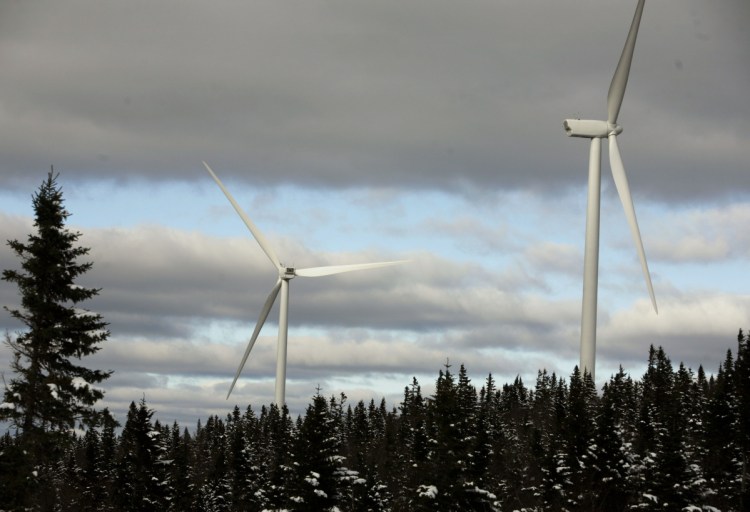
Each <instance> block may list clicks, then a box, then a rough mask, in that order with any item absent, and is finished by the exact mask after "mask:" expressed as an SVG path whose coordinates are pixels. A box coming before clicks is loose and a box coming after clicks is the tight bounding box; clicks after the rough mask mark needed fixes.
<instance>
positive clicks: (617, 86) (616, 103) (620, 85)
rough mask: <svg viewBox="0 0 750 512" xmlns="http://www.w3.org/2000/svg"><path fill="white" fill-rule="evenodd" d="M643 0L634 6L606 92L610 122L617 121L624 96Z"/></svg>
mask: <svg viewBox="0 0 750 512" xmlns="http://www.w3.org/2000/svg"><path fill="white" fill-rule="evenodd" d="M643 3H644V0H639V1H638V5H637V6H636V8H635V15H634V16H633V22H632V23H631V25H630V31H629V32H628V38H627V39H626V40H625V47H624V48H623V49H622V55H620V62H618V63H617V69H616V70H615V74H614V76H613V77H612V83H610V84H609V93H608V94H607V121H609V122H610V123H611V124H615V123H616V122H617V116H618V115H619V114H620V106H621V105H622V99H623V98H624V97H625V87H626V86H627V85H628V75H630V63H631V62H632V61H633V50H634V49H635V39H636V37H637V36H638V26H639V25H640V23H641V15H642V14H643Z"/></svg>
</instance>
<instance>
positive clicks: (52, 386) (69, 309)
mask: <svg viewBox="0 0 750 512" xmlns="http://www.w3.org/2000/svg"><path fill="white" fill-rule="evenodd" d="M32 204H33V209H34V214H35V221H34V227H35V228H36V233H35V234H31V235H29V237H28V241H27V243H22V242H19V241H18V240H10V241H8V245H9V246H10V248H11V249H12V250H13V252H14V253H15V254H16V255H17V256H18V257H19V259H20V260H21V265H20V269H17V270H13V269H10V270H4V271H3V273H2V279H3V280H4V281H8V282H9V283H13V284H15V285H16V286H17V287H18V290H19V293H20V296H21V307H20V308H18V309H16V308H9V307H7V306H6V307H5V309H6V310H7V311H8V312H9V313H10V314H11V316H13V317H14V318H16V319H17V320H19V321H20V322H21V323H22V324H23V325H24V326H25V328H26V330H25V331H23V332H20V333H18V334H16V335H15V336H11V335H9V334H6V344H7V345H8V346H9V347H10V349H11V351H12V354H13V360H12V362H11V369H12V370H13V372H14V377H12V378H11V379H10V380H9V382H6V387H5V393H4V398H3V403H2V406H1V407H0V420H6V421H10V423H11V424H12V425H13V426H14V427H15V428H16V430H17V432H19V433H20V435H21V438H20V440H21V443H22V445H23V449H24V450H25V451H26V453H27V454H28V455H29V462H28V467H26V468H25V469H21V468H18V469H19V470H21V471H26V472H28V473H30V472H31V471H32V470H34V471H37V474H39V472H40V471H41V472H44V467H45V462H46V461H48V460H50V459H51V458H54V457H56V456H57V457H59V456H60V453H59V452H58V451H57V450H59V449H61V448H62V447H64V446H65V442H66V439H67V437H68V436H67V432H68V431H69V430H70V429H72V428H73V427H74V426H76V424H83V425H85V426H95V425H97V424H99V423H100V422H101V421H102V420H103V418H104V416H105V415H106V412H101V411H97V410H96V409H95V408H94V405H95V404H96V402H97V401H98V400H100V399H101V398H102V397H103V396H104V391H103V390H102V389H100V388H98V387H97V386H96V385H97V384H99V383H101V382H102V381H103V380H105V379H107V378H108V377H109V376H110V374H111V372H107V371H101V370H92V369H90V368H87V367H86V366H84V365H82V364H79V362H80V360H81V359H82V358H84V357H86V356H89V355H92V354H94V353H96V352H97V351H98V350H99V349H100V348H101V347H100V346H99V345H100V343H102V342H103V341H105V340H106V339H107V337H108V336H109V331H108V330H107V329H106V327H107V323H106V322H104V320H103V319H102V317H101V315H99V314H96V313H92V312H90V311H88V310H85V309H82V308H81V307H80V306H81V303H83V302H84V301H87V300H89V299H91V298H93V297H95V296H96V295H97V294H98V293H99V290H98V289H94V288H85V287H82V286H78V285H77V284H76V279H77V278H79V277H81V276H82V275H83V274H85V273H86V272H87V271H89V270H90V269H91V267H92V263H91V262H84V263H81V262H79V261H78V260H79V258H81V257H84V256H86V255H87V254H88V252H89V249H88V248H85V247H78V246H76V243H77V241H78V238H79V237H80V233H77V232H71V231H69V230H68V229H67V228H66V227H65V221H66V219H67V218H68V217H69V215H70V214H69V213H68V211H67V210H66V209H65V207H64V205H63V195H62V190H61V188H60V187H59V186H58V185H57V175H55V174H53V172H52V171H50V173H49V174H48V176H47V179H46V180H45V181H44V182H43V183H42V185H41V186H40V187H39V190H38V192H37V193H36V194H35V195H34V196H33V198H32ZM35 468H36V469H35ZM28 473H27V476H28ZM44 488H48V487H47V486H44ZM44 488H42V490H44ZM27 495H29V496H35V497H39V496H40V494H39V493H33V492H28V493H27Z"/></svg>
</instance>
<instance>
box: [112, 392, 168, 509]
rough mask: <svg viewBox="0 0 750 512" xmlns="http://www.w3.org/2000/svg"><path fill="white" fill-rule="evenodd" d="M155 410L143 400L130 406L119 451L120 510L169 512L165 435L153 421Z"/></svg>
mask: <svg viewBox="0 0 750 512" xmlns="http://www.w3.org/2000/svg"><path fill="white" fill-rule="evenodd" d="M153 415H154V411H153V410H152V409H150V408H148V406H147V405H146V400H145V398H144V399H141V401H140V403H139V404H138V405H137V406H136V405H135V402H131V403H130V408H129V409H128V417H127V421H126V422H125V427H124V428H123V431H122V436H121V440H120V443H119V448H118V452H119V453H118V461H117V483H116V488H115V496H114V499H115V503H116V506H117V508H118V509H119V510H138V511H144V512H145V511H151V510H165V509H166V508H167V507H166V502H167V498H168V496H167V493H166V492H165V491H166V488H165V487H166V482H167V478H166V468H165V461H166V459H165V452H166V443H165V441H164V440H162V439H161V437H162V435H163V434H162V432H161V430H160V429H159V428H157V426H156V425H155V424H153V423H152V422H151V418H152V417H153Z"/></svg>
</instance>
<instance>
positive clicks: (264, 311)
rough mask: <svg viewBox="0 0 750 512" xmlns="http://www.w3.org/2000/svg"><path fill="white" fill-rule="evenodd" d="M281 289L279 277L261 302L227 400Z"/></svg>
mask: <svg viewBox="0 0 750 512" xmlns="http://www.w3.org/2000/svg"><path fill="white" fill-rule="evenodd" d="M280 289H281V279H279V280H277V281H276V285H275V286H274V287H273V289H272V290H271V293H270V294H269V295H268V298H267V299H266V303H265V304H263V309H262V310H261V311H260V316H259V317H258V323H257V324H255V330H254V331H253V335H252V336H251V337H250V341H249V342H248V344H247V348H246V349H245V355H243V356H242V361H241V362H240V366H239V367H238V368H237V373H235V374H234V380H233V381H232V385H231V386H229V392H228V393H227V400H229V395H231V394H232V390H233V389H234V385H235V384H236V383H237V379H238V378H239V377H240V373H242V368H244V367H245V361H247V357H248V356H249V355H250V351H251V350H252V349H253V345H255V340H257V339H258V335H259V334H260V330H261V329H262V328H263V324H264V323H266V318H268V313H269V312H270V311H271V308H272V307H273V303H274V302H275V301H276V297H277V296H278V295H279V290H280Z"/></svg>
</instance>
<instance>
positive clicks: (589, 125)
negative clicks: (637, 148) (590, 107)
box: [563, 119, 622, 139]
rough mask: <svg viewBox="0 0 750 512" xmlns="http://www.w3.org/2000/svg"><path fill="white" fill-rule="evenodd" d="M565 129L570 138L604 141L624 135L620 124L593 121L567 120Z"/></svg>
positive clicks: (564, 124) (564, 125)
mask: <svg viewBox="0 0 750 512" xmlns="http://www.w3.org/2000/svg"><path fill="white" fill-rule="evenodd" d="M563 128H565V133H567V134H568V137H582V138H584V139H604V138H607V137H609V136H610V135H619V134H620V133H622V126H620V125H618V124H614V123H609V122H607V121H596V120H593V119H566V120H565V121H564V122H563Z"/></svg>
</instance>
